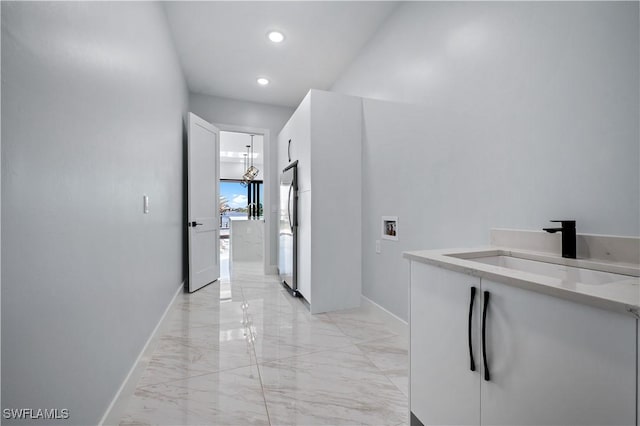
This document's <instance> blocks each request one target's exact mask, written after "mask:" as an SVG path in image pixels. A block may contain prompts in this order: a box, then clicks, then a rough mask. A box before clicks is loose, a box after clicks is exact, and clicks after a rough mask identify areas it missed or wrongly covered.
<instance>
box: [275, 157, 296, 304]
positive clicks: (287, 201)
mask: <svg viewBox="0 0 640 426" xmlns="http://www.w3.org/2000/svg"><path fill="white" fill-rule="evenodd" d="M279 218H280V220H279V232H278V272H279V273H280V280H281V281H282V284H283V285H284V286H285V288H286V289H287V290H288V291H289V293H291V295H292V296H300V294H299V293H298V280H297V274H298V271H297V269H298V259H297V258H298V236H297V233H298V161H294V162H293V163H291V164H289V165H288V166H287V167H285V169H284V170H283V171H282V174H281V175H280V215H279Z"/></svg>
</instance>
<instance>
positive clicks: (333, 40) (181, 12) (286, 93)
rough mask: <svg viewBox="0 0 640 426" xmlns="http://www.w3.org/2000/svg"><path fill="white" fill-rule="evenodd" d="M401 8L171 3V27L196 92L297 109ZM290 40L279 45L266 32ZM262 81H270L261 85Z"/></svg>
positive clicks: (293, 3)
mask: <svg viewBox="0 0 640 426" xmlns="http://www.w3.org/2000/svg"><path fill="white" fill-rule="evenodd" d="M396 4H397V3H396V2H375V1H374V2H368V1H367V2H364V1H258V2H253V1H251V2H244V1H239V2H232V1H208V2H191V1H187V2H176V1H174V2H166V3H164V6H165V9H166V12H167V17H168V20H169V26H170V28H171V31H172V34H173V38H174V42H175V44H176V48H177V50H178V55H179V57H180V62H181V63H182V68H183V70H184V73H185V76H186V79H187V84H188V85H189V89H190V90H191V91H192V92H198V93H205V94H210V95H216V96H222V97H226V98H233V99H241V100H247V101H254V102H262V103H269V104H274V105H284V106H291V107H294V106H297V105H298V103H299V102H300V101H301V100H302V98H303V97H304V95H305V94H306V93H307V91H308V90H309V89H312V88H313V89H328V88H330V87H331V85H332V84H333V82H334V81H335V80H336V78H337V77H338V76H339V75H340V73H341V72H342V71H343V70H344V69H345V68H346V67H347V65H349V63H350V62H351V61H352V60H353V59H354V58H355V56H356V55H357V53H358V52H359V51H360V49H361V48H362V47H363V46H364V44H365V43H366V42H367V41H368V40H369V39H370V38H371V36H373V34H374V33H375V31H376V30H377V28H378V27H379V25H380V24H381V23H382V21H384V19H385V18H386V17H387V16H388V15H389V14H390V13H391V11H392V10H393V9H394V7H395V6H396ZM270 30H278V31H281V32H283V33H284V35H285V37H286V38H285V40H284V41H283V42H282V43H279V44H275V43H272V42H271V41H269V40H268V39H267V36H266V34H267V32H268V31H270ZM258 77H267V78H268V79H269V80H270V81H271V83H270V84H269V85H268V86H259V85H258V84H257V83H256V79H257V78H258Z"/></svg>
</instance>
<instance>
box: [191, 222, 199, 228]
mask: <svg viewBox="0 0 640 426" xmlns="http://www.w3.org/2000/svg"><path fill="white" fill-rule="evenodd" d="M200 225H202V224H201V223H198V222H191V223H190V224H189V226H191V227H193V228H195V227H196V226H200Z"/></svg>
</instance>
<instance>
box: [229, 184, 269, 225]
mask: <svg viewBox="0 0 640 426" xmlns="http://www.w3.org/2000/svg"><path fill="white" fill-rule="evenodd" d="M241 182H242V181H240V180H231V179H221V180H220V228H221V229H229V222H230V221H231V218H232V217H245V218H247V219H262V217H263V200H264V194H263V185H262V181H253V182H251V183H250V184H249V185H248V186H242V184H241Z"/></svg>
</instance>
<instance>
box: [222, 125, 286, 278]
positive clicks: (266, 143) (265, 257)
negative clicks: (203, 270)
mask: <svg viewBox="0 0 640 426" xmlns="http://www.w3.org/2000/svg"><path fill="white" fill-rule="evenodd" d="M211 124H213V125H214V126H216V127H217V128H218V130H220V131H221V132H235V133H248V134H252V135H262V142H263V147H264V163H263V167H264V175H263V179H262V181H263V184H262V188H263V191H264V201H263V206H262V211H263V212H264V227H265V232H264V237H265V239H264V244H263V247H262V263H263V265H262V266H263V269H264V273H265V275H273V274H277V273H278V266H277V264H272V263H271V253H272V250H271V242H272V241H275V240H274V235H275V232H276V231H275V230H274V229H272V227H273V223H274V221H273V215H274V214H273V213H272V211H271V210H272V206H273V205H274V204H273V202H274V199H273V198H272V197H273V196H274V194H275V191H274V190H273V188H271V185H273V182H275V179H272V173H273V171H272V170H271V164H272V158H271V157H272V156H273V155H275V151H273V152H272V150H271V143H270V142H271V138H270V132H269V129H265V128H261V127H251V126H238V125H235V124H223V123H211ZM219 163H220V156H218V167H220V164H219Z"/></svg>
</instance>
